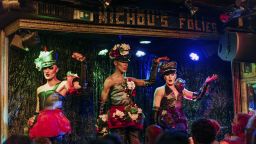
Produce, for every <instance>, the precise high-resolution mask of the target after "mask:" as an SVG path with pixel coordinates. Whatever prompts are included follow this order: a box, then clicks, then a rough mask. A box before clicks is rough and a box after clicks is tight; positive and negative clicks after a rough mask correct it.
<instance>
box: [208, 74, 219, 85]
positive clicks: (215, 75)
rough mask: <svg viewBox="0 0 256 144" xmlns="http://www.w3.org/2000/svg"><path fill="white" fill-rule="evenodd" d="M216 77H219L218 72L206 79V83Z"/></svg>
mask: <svg viewBox="0 0 256 144" xmlns="http://www.w3.org/2000/svg"><path fill="white" fill-rule="evenodd" d="M216 79H218V75H217V74H213V75H212V76H208V77H207V78H206V80H205V83H210V82H212V81H215V80H216Z"/></svg>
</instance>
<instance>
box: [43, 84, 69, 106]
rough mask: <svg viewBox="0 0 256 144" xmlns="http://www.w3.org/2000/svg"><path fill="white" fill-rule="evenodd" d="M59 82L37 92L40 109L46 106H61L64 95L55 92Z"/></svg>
mask: <svg viewBox="0 0 256 144" xmlns="http://www.w3.org/2000/svg"><path fill="white" fill-rule="evenodd" d="M59 84H60V83H58V84H56V85H55V86H54V88H53V89H51V90H47V91H42V92H40V93H39V94H38V96H39V103H40V110H43V109H45V108H46V107H54V108H61V107H62V100H63V99H64V97H63V96H62V95H60V94H59V93H57V92H55V90H56V89H57V87H58V86H59Z"/></svg>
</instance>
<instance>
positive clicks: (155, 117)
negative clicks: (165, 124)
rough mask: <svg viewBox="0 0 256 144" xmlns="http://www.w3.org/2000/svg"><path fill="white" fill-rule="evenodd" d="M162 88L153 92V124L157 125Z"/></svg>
mask: <svg viewBox="0 0 256 144" xmlns="http://www.w3.org/2000/svg"><path fill="white" fill-rule="evenodd" d="M163 95H164V94H163V88H162V87H159V88H157V89H156V90H155V93H154V101H153V109H152V110H153V120H154V123H156V124H157V123H158V112H159V107H160V104H161V100H162V98H163Z"/></svg>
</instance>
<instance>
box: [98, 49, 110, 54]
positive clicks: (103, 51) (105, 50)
mask: <svg viewBox="0 0 256 144" xmlns="http://www.w3.org/2000/svg"><path fill="white" fill-rule="evenodd" d="M107 53H108V50H107V49H104V50H101V51H100V52H99V53H98V55H107Z"/></svg>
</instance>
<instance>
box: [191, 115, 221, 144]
mask: <svg viewBox="0 0 256 144" xmlns="http://www.w3.org/2000/svg"><path fill="white" fill-rule="evenodd" d="M191 133H192V138H193V141H194V144H212V143H213V142H214V141H215V137H216V130H215V127H214V125H213V124H212V122H211V121H210V120H209V119H199V120H196V121H194V122H193V123H192V127H191Z"/></svg>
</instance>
